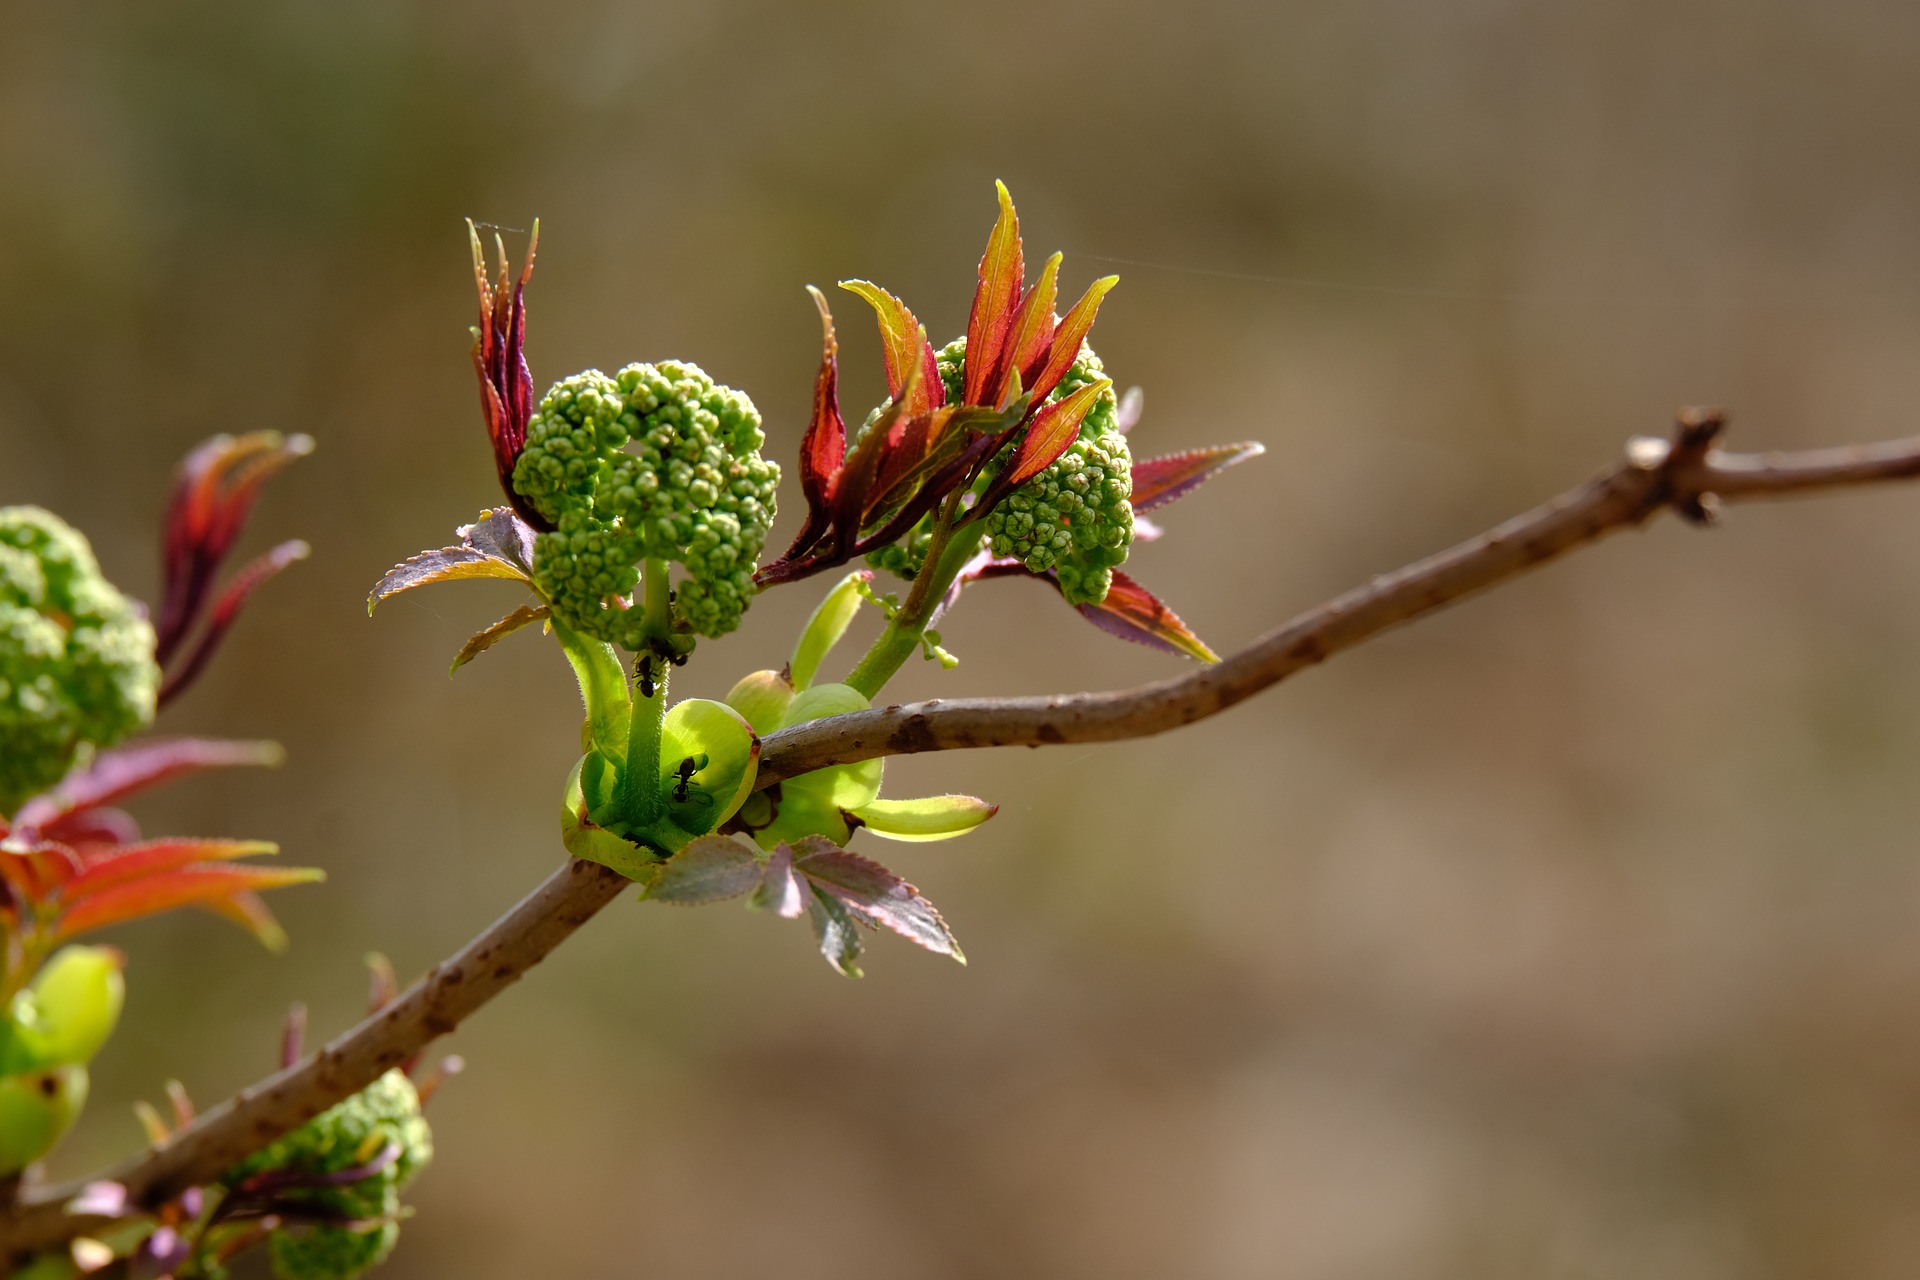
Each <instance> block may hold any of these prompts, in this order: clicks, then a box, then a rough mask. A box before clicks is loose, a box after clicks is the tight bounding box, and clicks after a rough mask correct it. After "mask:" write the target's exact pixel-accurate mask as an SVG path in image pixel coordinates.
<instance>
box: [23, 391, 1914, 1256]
mask: <svg viewBox="0 0 1920 1280" xmlns="http://www.w3.org/2000/svg"><path fill="white" fill-rule="evenodd" d="M1723 426H1724V421H1723V419H1722V418H1721V416H1720V415H1719V414H1717V413H1712V412H1706V411H1690V412H1688V413H1685V414H1683V415H1682V416H1681V419H1680V423H1679V427H1678V429H1677V430H1676V432H1675V434H1674V437H1673V439H1672V440H1671V441H1666V440H1657V439H1650V438H1639V439H1635V440H1633V441H1631V442H1629V444H1628V447H1627V456H1626V458H1625V459H1624V460H1623V461H1622V462H1620V463H1618V464H1616V465H1615V466H1613V467H1612V468H1610V469H1608V470H1607V471H1604V472H1602V473H1601V474H1600V475H1598V476H1595V477H1594V478H1593V479H1591V480H1589V481H1588V482H1587V483H1585V484H1583V485H1581V486H1579V487H1578V488H1576V489H1573V490H1570V491H1568V492H1567V493H1564V494H1562V495H1561V496H1560V497H1558V498H1555V499H1554V500H1553V501H1551V502H1549V503H1547V504H1546V505H1544V506H1541V507H1538V508H1536V509H1534V510H1533V511H1529V512H1527V513H1526V514H1524V515H1521V516H1516V517H1514V518H1513V519H1511V520H1509V521H1507V522H1506V523H1505V524H1502V525H1500V526H1499V527H1497V528H1495V529H1492V530H1490V531H1488V532H1487V533H1484V534H1482V535H1480V536H1479V537H1477V538H1474V539H1473V540H1471V541H1469V542H1464V543H1461V544H1460V545H1459V546H1456V547H1454V548H1452V549H1450V550H1447V551H1443V552H1441V553H1440V554H1438V555H1436V556H1432V557H1430V558H1428V559H1426V560H1422V561H1420V562H1419V563H1418V564H1413V565H1409V566H1407V567H1406V568H1404V569H1400V570H1398V571H1396V572H1394V573H1390V574H1385V575H1383V576H1381V577H1377V578H1374V579H1373V580H1372V581H1370V582H1368V583H1366V584H1365V585H1363V586H1360V587H1356V588H1355V589H1354V590H1352V591H1349V592H1347V593H1346V594H1344V595H1342V596H1339V597H1337V598H1335V599H1333V600H1330V601H1328V602H1327V603H1326V604H1323V605H1321V606H1319V607H1318V608H1316V609H1313V610H1310V611H1308V612H1307V613H1304V614H1301V615H1300V616H1299V617H1297V618H1295V619H1294V620H1293V621H1291V622H1288V623H1287V624H1285V625H1284V626H1281V627H1279V628H1277V629H1276V630H1273V631H1270V632H1268V633H1267V634H1266V635H1264V636H1262V637H1260V638H1259V639H1258V640H1256V641H1255V642H1254V643H1253V644H1251V645H1249V646H1248V647H1247V648H1245V649H1243V650H1241V651H1240V652H1239V653H1236V654H1234V655H1233V656H1232V657H1230V658H1228V659H1226V660H1225V661H1224V662H1221V663H1219V664H1217V665H1214V666H1210V667H1205V668H1202V669H1200V670H1197V671H1194V672H1192V673H1190V674H1188V675H1185V676H1181V677H1178V678H1175V679H1171V680H1162V681H1158V682H1157V683H1154V684H1149V685H1143V686H1141V687H1139V688H1136V689H1125V690H1118V691H1114V692H1108V693H1083V694H1067V695H1061V696H1057V697H1050V698H961V699H948V700H940V699H935V700H931V701H927V702H918V703H910V704H908V705H905V706H890V707H884V708H875V709H874V710H871V711H862V712H857V713H854V714H852V715H843V716H834V717H832V718H830V719H826V720H817V721H814V722H812V723H810V724H805V725H801V726H799V727H797V728H793V729H786V730H782V731H781V732H779V733H776V734H773V735H771V736H770V737H768V738H767V740H766V743H765V746H764V749H763V752H762V755H761V762H760V772H759V775H758V785H759V786H763V787H764V786H770V785H772V784H773V783H774V782H776V781H779V780H780V779H782V778H788V777H792V776H794V775H795V774H799V773H804V772H807V771H808V770H811V769H818V768H822V767H824V766H826V765H831V764H844V763H849V762H852V761H856V760H866V759H871V758H873V757H875V756H885V755H903V754H911V753H915V752H921V751H942V750H953V749H958V748H963V747H995V746H1041V745H1045V744H1052V743H1062V742H1106V741H1113V740H1116V739H1120V738H1137V737H1144V736H1146V735H1149V734H1155V733H1161V732H1164V731H1165V730H1168V729H1172V728H1176V727H1178V726H1180V725H1184V724H1191V723H1192V722H1194V721H1195V720H1200V719H1204V718H1205V717H1207V716H1210V715H1213V714H1215V713H1217V712H1220V711H1224V710H1225V709H1226V708H1228V707H1230V706H1233V705H1234V704H1235V703H1237V702H1239V701H1241V700H1242V699H1244V698H1248V697H1251V696H1252V695H1253V694H1255V693H1258V692H1259V691H1261V690H1262V689H1265V688H1267V687H1268V686H1270V685H1273V684H1276V683H1278V682H1279V681H1281V680H1284V679H1286V678H1287V677H1288V676H1290V675H1292V674H1293V673H1294V672H1296V671H1299V670H1301V669H1303V668H1305V667H1310V666H1313V665H1315V664H1317V663H1319V662H1322V661H1324V660H1326V659H1327V658H1329V657H1331V656H1332V655H1334V654H1336V653H1339V652H1341V651H1342V650H1345V649H1350V648H1352V647H1353V646H1355V645H1357V644H1359V643H1361V642H1362V641H1364V640H1367V639H1369V638H1371V637H1373V636H1375V635H1378V634H1379V633H1380V632H1382V631H1385V630H1388V629H1389V628H1391V627H1395V626H1398V625H1399V624H1401V623H1403V622H1409V621H1412V620H1413V619H1415V618H1419V617H1422V616H1424V615H1426V614H1428V613H1432V612H1434V611H1435V610H1437V609H1440V608H1442V607H1443V606H1445V605H1448V604H1451V603H1453V602H1454V601H1456V600H1460V599H1462V598H1464V597H1466V596H1469V595H1472V594H1474V593H1475V592H1478V591H1480V590H1482V589H1484V588H1486V587H1489V586H1492V585H1494V584H1496V583H1499V582H1503V581H1505V580H1506V579H1508V578H1512V577H1516V576H1518V575H1519V574H1521V573H1523V572H1525V571H1526V570H1528V569H1530V568H1532V567H1534V566H1535V565H1539V564H1543V563H1545V562H1546V561H1548V560H1552V559H1554V558H1555V557H1557V556H1561V555H1564V554H1565V553H1567V552H1568V551H1572V550H1574V549H1575V548H1578V547H1581V546H1585V545H1586V544H1588V543H1590V542H1594V541H1596V540H1598V539H1600V538H1602V537H1604V536H1606V535H1607V534H1609V533H1612V532H1614V531H1615V530H1618V529H1625V528H1631V527H1634V526H1637V525H1640V524H1642V523H1644V522H1645V521H1646V520H1648V519H1649V518H1650V517H1652V516H1653V515H1654V514H1656V513H1657V512H1659V511H1661V510H1663V509H1665V508H1668V507H1671V508H1673V509H1674V510H1676V511H1678V512H1679V513H1680V514H1681V515H1682V516H1684V517H1686V518H1687V519H1689V520H1691V521H1693V522H1695V523H1700V524H1707V523H1711V522H1712V520H1713V518H1714V513H1715V511H1716V509H1717V507H1718V504H1719V502H1720V501H1721V500H1723V499H1724V500H1740V499H1749V498H1775V497H1787V496H1792V495H1795V494H1800V493H1806V492H1814V491H1824V490H1828V489H1837V488H1848V487H1852V486H1856V485H1863V484H1874V483H1879V482H1882V481H1889V480H1901V479H1908V478H1911V477H1914V476H1920V437H1915V438H1912V439H1907V440H1896V441H1890V442H1887V443H1884V444H1876V445H1865V446H1859V447H1853V448H1842V449H1821V450H1812V451H1808V452H1803V453H1784V454H1782V453H1770V454H1729V453H1724V452H1722V451H1720V450H1718V449H1715V448H1714V447H1713V445H1714V441H1715V440H1716V439H1717V437H1718V436H1719V434H1720V431H1721V429H1722V427H1723ZM626 883H627V882H626V881H625V880H624V879H622V878H621V877H620V876H619V875H618V874H616V873H614V872H612V871H609V870H607V869H606V868H604V867H601V866H597V865H595V864H592V863H586V862H579V861H571V862H569V863H567V864H566V865H565V866H563V867H561V868H560V869H559V870H558V871H556V872H554V874H553V875H551V876H549V877H548V878H547V880H546V882H545V883H544V884H542V885H541V886H540V887H539V888H537V889H535V890H534V891H533V893H531V894H529V895H528V896H527V897H526V898H525V899H524V900H523V901H522V902H521V903H520V904H519V905H518V906H516V907H514V908H513V910H511V911H509V912H508V913H507V914H506V915H504V916H502V917H501V918H500V919H499V920H497V921H496V922H494V924H492V925H491V926H489V927H488V928H487V930H486V931H485V932H484V933H482V934H481V935H480V936H479V937H477V938H475V939H474V940H473V941H472V942H470V943H468V944H467V946H466V947H465V948H463V949H462V950H461V951H460V952H458V953H457V954H456V955H454V956H453V957H452V958H450V959H448V960H446V961H443V962H442V963H440V964H438V965H435V966H434V967H433V968H432V969H431V970H429V971H428V972H427V974H426V976H425V977H423V978H421V979H420V981H418V982H416V983H415V984H414V985H413V986H412V987H409V988H408V989H407V990H406V992H404V993H403V994H402V995H401V996H400V998H399V999H398V1000H397V1001H395V1002H394V1003H393V1004H391V1005H389V1006H387V1007H386V1008H385V1009H383V1010H381V1011H380V1012H379V1013H377V1014H375V1015H373V1016H372V1017H369V1018H368V1019H366V1020H365V1021H364V1022H362V1023H360V1024H359V1025H358V1026H356V1027H354V1028H353V1029H351V1030H350V1031H348V1032H346V1033H345V1034H343V1035H341V1036H340V1037H338V1038H337V1039H335V1040H334V1041H333V1042H332V1043H331V1044H329V1045H327V1046H326V1047H325V1048H324V1049H322V1050H321V1051H320V1052H319V1053H317V1054H315V1055H313V1056H311V1057H309V1058H307V1059H305V1060H304V1061H302V1062H300V1063H297V1064H296V1065H294V1066H292V1067H289V1068H287V1069H286V1070H284V1071H281V1072H279V1073H278V1074H276V1075H273V1076H269V1077H268V1078H267V1079H265V1080H263V1081H261V1082H260V1083H258V1084H256V1085H254V1086H252V1087H250V1088H248V1089H245V1090H243V1091H242V1092H241V1093H239V1094H238V1095H236V1096H235V1097H233V1098H232V1099H230V1100H228V1101H227V1102H224V1103H222V1104H221V1105H220V1106H218V1107H215V1108H213V1109H212V1110H210V1111H207V1112H205V1113H203V1114H202V1115H201V1116H200V1117H199V1119H197V1120H196V1121H195V1122H194V1123H193V1124H192V1125H190V1126H189V1127H188V1128H186V1129H184V1130H182V1131H181V1132H180V1133H178V1134H176V1135H175V1136H174V1137H173V1139H172V1140H171V1141H169V1142H168V1143H166V1144H165V1145H163V1146H161V1147H158V1148H156V1149H154V1150H153V1151H150V1152H148V1153H146V1154H144V1155H141V1156H139V1157H136V1158H134V1159H131V1160H128V1161H127V1162H125V1163H123V1164H121V1165H119V1166H117V1167H115V1168H113V1169H109V1170H106V1171H105V1172H103V1173H101V1174H98V1175H96V1177H95V1178H94V1179H89V1181H96V1180H111V1181H116V1182H119V1183H121V1184H123V1185H124V1186H126V1188H127V1189H128V1191H129V1193H130V1198H131V1200H132V1201H133V1202H135V1203H138V1204H142V1205H147V1206H153V1205H157V1204H159V1203H161V1202H163V1201H165V1200H166V1199H168V1198H169V1197H171V1196H174V1195H177V1194H179V1193H180V1192H181V1191H182V1190H184V1189H185V1188H187V1187H189V1186H193V1185H195V1184H198V1183H204V1182H209V1181H211V1180H213V1179H214V1178H216V1177H218V1176H219V1174H220V1172H221V1171H222V1170H224V1169H226V1168H227V1167H228V1166H230V1165H232V1164H233V1163H235V1162H236V1161H238V1160H239V1159H240V1158H241V1157H243V1156H245V1155H247V1154H249V1153H251V1152H253V1151H255V1150H257V1149H258V1148H260V1147H262V1146H264V1145H265V1144H267V1143H268V1142H271V1141H273V1140H274V1139H276V1138H278V1137H280V1136H281V1135H283V1134H285V1133H287V1132H290V1131H291V1130H292V1129H294V1128H296V1127H298V1126H299V1125H301V1124H303V1123H305V1122H306V1121H307V1120H308V1119H310V1118H311V1117H313V1116H315V1115H318V1114H319V1113H320V1112H321V1111H323V1110H325V1109H326V1108H327V1107H330V1106H332V1105H333V1104H334V1103H336V1102H339V1101H341V1100H342V1099H344V1098H346V1097H349V1096H350V1095H352V1094H354V1093H356V1092H358V1091H359V1090H361V1089H363V1088H365V1087H366V1086H367V1085H369V1084H371V1083H372V1082H373V1081H374V1080H375V1079H377V1078H378V1077H379V1076H380V1075H381V1073H382V1072H384V1071H386V1070H388V1069H389V1068H391V1067H393V1066H395V1065H396V1064H398V1063H400V1062H403V1061H405V1060H406V1059H407V1058H410V1057H412V1056H413V1055H414V1054H416V1053H418V1052H420V1050H422V1049H423V1048H425V1047H426V1045H428V1044H429V1043H430V1042H432V1041H433V1040H435V1039H437V1038H438V1037H440V1036H442V1035H445V1034H446V1033H448V1032H450V1031H452V1030H453V1029H454V1028H455V1027H456V1026H458V1025H459V1023H460V1022H461V1021H462V1020H463V1019H464V1018H466V1017H467V1015H469V1014H471V1013H473V1012H474V1011H475V1010H476V1009H478V1008H479V1007H480V1006H481V1005H483V1004H485V1003H486V1002H487V1001H489V1000H491V999H492V998H493V997H494V996H495V995H497V994H499V993H500V992H501V991H502V990H504V989H505V988H506V987H507V986H509V985H510V984H512V983H513V982H514V981H515V980H516V979H517V978H519V976H520V975H521V974H522V973H524V972H526V971H527V970H528V969H529V968H531V967H532V966H533V965H535V964H538V963H539V962H540V961H541V960H542V959H544V958H545V957H546V955H547V953H548V952H550V951H552V950H553V949H554V948H555V947H556V946H558V945H559V944H560V943H561V942H562V941H564V940H565V939H566V938H567V937H568V936H569V935H570V934H572V933H573V931H574V930H575V929H578V928H579V927H580V926H581V925H582V924H585V923H586V922H587V920H589V919H591V918H592V917H593V916H594V915H595V914H596V913H597V912H598V911H599V910H600V909H601V908H602V907H605V906H606V905H607V904H608V903H610V902H612V901H613V900H614V898H615V897H617V896H618V895H619V893H620V891H621V889H623V888H624V887H625V886H626ZM83 1185H84V1184H81V1183H69V1184H64V1185H59V1186H46V1187H28V1188H25V1189H24V1190H23V1192H22V1194H21V1196H20V1198H19V1199H18V1200H17V1201H16V1202H15V1203H14V1204H13V1205H11V1206H10V1208H9V1209H8V1210H7V1211H6V1213H5V1215H4V1216H3V1217H0V1255H6V1256H10V1257H15V1258H17V1257H20V1256H24V1255H26V1254H29V1253H31V1252H32V1251H34V1250H37V1249H45V1248H49V1247H52V1246H55V1245H58V1244H60V1243H61V1242H62V1241H64V1240H67V1239H70V1238H71V1237H73V1236H76V1235H80V1234H83V1233H85V1232H87V1231H88V1230H91V1229H95V1228H97V1227H98V1226H99V1219H96V1218H88V1217H85V1216H80V1215H74V1214H69V1213H67V1212H66V1209H65V1205H66V1203H67V1201H69V1200H71V1199H72V1198H73V1197H74V1196H75V1195H76V1194H78V1193H79V1191H80V1190H81V1187H82V1186H83Z"/></svg>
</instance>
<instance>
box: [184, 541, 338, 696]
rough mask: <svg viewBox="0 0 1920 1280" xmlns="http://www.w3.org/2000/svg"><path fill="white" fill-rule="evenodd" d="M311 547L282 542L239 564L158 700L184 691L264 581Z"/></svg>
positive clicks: (301, 556) (198, 674)
mask: <svg viewBox="0 0 1920 1280" xmlns="http://www.w3.org/2000/svg"><path fill="white" fill-rule="evenodd" d="M311 550H312V548H310V547H308V546H307V544H306V543H304V542H302V541H300V540H299V539H297V538H296V539H294V540H292V541H290V542H283V543H281V544H280V545H279V546H277V547H275V548H273V549H272V550H271V551H269V552H267V553H266V554H265V555H261V556H256V557H255V558H253V559H252V560H249V561H248V562H247V563H246V564H245V565H243V566H241V568H240V571H239V572H238V573H236V574H234V575H233V580H232V581H230V582H228V583H227V586H226V589H225V590H223V591H222V592H221V593H220V598H219V600H217V601H216V602H215V603H214V606H213V612H212V613H211V614H209V615H208V616H207V627H206V630H205V631H204V632H202V633H201V636H200V643H199V644H198V645H196V646H195V647H194V650H193V652H192V653H191V654H189V655H188V657H187V659H186V661H184V662H181V663H179V664H178V665H177V666H174V667H173V668H172V669H171V670H169V671H168V672H167V675H166V679H165V680H163V681H161V683H160V694H159V698H158V702H159V705H160V706H163V707H164V706H166V705H167V704H168V703H169V702H172V701H173V700H174V699H175V698H177V697H179V696H180V694H181V693H182V692H183V691H185V689H186V688H187V686H188V685H190V684H192V683H193V682H194V681H195V680H197V679H199V678H200V673H201V672H202V671H204V670H205V669H206V666H207V662H208V660H209V659H211V658H212V657H213V655H214V654H215V652H217V651H218V650H219V648H220V642H221V641H222V640H224V639H226V635H227V631H228V630H229V629H230V628H231V627H232V626H233V624H234V621H235V620H236V619H238V618H239V616H240V610H241V608H242V607H243V606H245V604H246V603H247V599H248V597H250V596H252V595H253V593H254V592H255V591H258V590H259V589H260V588H261V587H262V586H263V585H265V584H266V582H267V580H268V579H269V578H272V577H274V576H276V575H277V574H279V572H280V571H281V570H282V569H284V568H286V567H287V566H288V565H290V564H292V563H294V562H295V561H297V560H305V559H306V558H307V556H308V554H309V553H310V552H311Z"/></svg>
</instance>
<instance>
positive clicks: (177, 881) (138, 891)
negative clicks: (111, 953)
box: [54, 865, 326, 941]
mask: <svg viewBox="0 0 1920 1280" xmlns="http://www.w3.org/2000/svg"><path fill="white" fill-rule="evenodd" d="M325 878H326V873H325V872H323V871H320V870H318V869H316V868H312V867H253V866H244V867H240V866H222V865H212V866H192V867H185V868H182V869H181V870H178V871H172V872H168V873H166V874H164V875H156V876H149V877H146V878H144V879H140V880H134V881H130V882H128V883H125V884H120V885H115V886H113V887H112V888H109V889H104V890H102V891H101V892H99V893H96V894H92V895H90V896H88V897H87V898H84V899H82V900H81V901H80V902H78V903H76V904H75V905H74V906H73V908H72V909H71V910H69V911H66V912H64V913H62V915H61V917H60V924H59V927H58V929H57V930H56V931H55V934H54V938H55V940H56V941H58V940H60V939H63V938H71V937H73V936H74V935H75V934H79V933H85V932H87V931H88V930H90V929H99V928H103V927H104V926H106V925H110V924H119V923H121V922H123V921H126V920H134V919H138V918H139V917H141V916H150V915H156V914H158V913H159V912H162V911H172V910H173V909H174V908H176V907H193V906H210V905H212V904H214V903H217V902H223V901H226V900H229V899H231V898H233V896H234V895H236V894H241V893H253V892H256V891H258V890H261V889H278V888H282V887H284V886H286V885H294V884H307V883H310V882H312V881H315V880H323V879H325Z"/></svg>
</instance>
